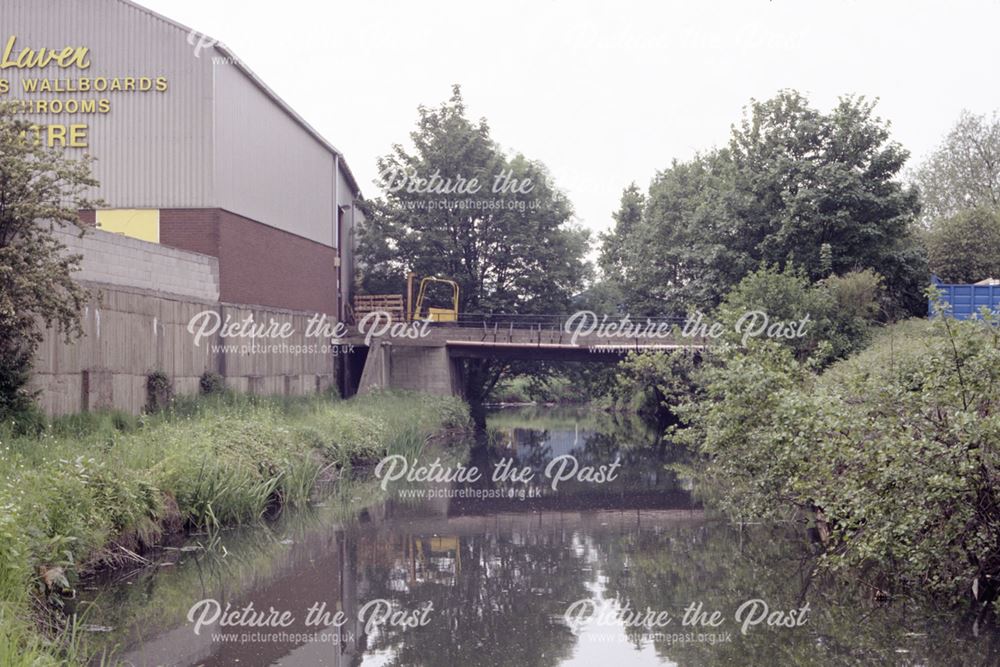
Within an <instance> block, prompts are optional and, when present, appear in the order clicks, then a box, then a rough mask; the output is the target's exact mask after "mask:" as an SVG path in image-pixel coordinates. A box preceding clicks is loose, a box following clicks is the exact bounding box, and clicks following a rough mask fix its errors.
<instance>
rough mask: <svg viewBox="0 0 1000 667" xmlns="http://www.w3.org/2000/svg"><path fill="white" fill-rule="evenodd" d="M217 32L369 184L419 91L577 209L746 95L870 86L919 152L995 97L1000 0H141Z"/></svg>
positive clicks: (677, 154) (727, 116)
mask: <svg viewBox="0 0 1000 667" xmlns="http://www.w3.org/2000/svg"><path fill="white" fill-rule="evenodd" d="M139 1H140V2H141V3H142V4H145V5H146V6H148V7H150V8H152V9H154V10H155V11H157V12H159V13H161V14H164V15H166V16H169V17H170V18H173V19H175V20H177V21H180V22H181V23H184V24H186V25H188V26H190V27H192V28H195V29H197V30H199V31H202V32H204V33H207V34H209V35H211V36H212V37H215V38H217V39H219V40H221V41H222V42H224V43H225V44H227V45H228V46H229V47H231V48H232V49H233V50H234V51H235V52H236V54H237V55H238V56H239V57H240V58H241V59H242V60H243V61H244V62H245V63H247V65H249V66H250V68H251V69H253V70H254V71H255V72H257V74H259V75H260V76H261V77H262V78H263V79H264V81H266V82H267V83H268V85H269V86H270V87H271V88H272V89H273V90H275V92H277V93H278V94H279V95H280V96H281V97H283V98H284V99H285V100H286V101H287V102H288V103H289V104H291V105H292V107H293V108H295V109H296V110H297V111H298V112H299V113H300V114H301V115H302V116H303V117H304V118H305V119H306V120H307V121H308V122H309V123H310V124H312V125H313V126H314V127H316V128H317V129H318V130H319V131H320V132H321V133H322V134H323V135H324V136H326V137H327V138H328V139H329V140H330V141H331V142H332V143H333V144H334V145H335V146H337V147H338V148H340V150H342V151H343V152H344V153H345V155H346V157H347V161H348V163H349V164H350V165H351V169H352V170H353V171H354V173H355V175H356V176H357V177H358V180H359V181H360V184H361V187H362V190H363V191H364V193H365V195H366V196H369V197H371V196H374V195H376V194H378V188H377V187H376V186H375V185H374V184H373V181H374V178H375V176H376V169H375V159H376V157H377V156H380V155H383V154H385V153H387V152H388V151H389V149H390V147H391V145H392V144H393V143H397V142H407V141H408V137H409V133H410V131H412V130H413V129H414V127H415V124H416V118H417V111H416V108H417V105H419V104H425V105H437V104H439V103H440V102H442V101H444V100H446V99H447V98H448V97H449V96H450V94H451V84H452V83H460V84H462V87H463V93H464V96H465V101H466V105H467V109H468V112H469V115H470V116H471V117H472V118H479V117H480V116H485V117H486V118H487V120H488V121H489V123H490V126H491V128H492V132H493V137H494V139H495V140H497V141H498V142H499V143H500V144H501V145H502V146H504V147H505V148H508V149H514V150H518V151H520V152H522V153H524V154H525V155H526V156H527V157H529V158H531V159H535V160H540V161H542V162H544V163H545V164H546V165H547V166H548V167H549V169H550V171H551V173H552V175H553V176H554V178H555V181H556V184H557V185H558V186H559V187H560V188H562V189H563V190H564V191H565V192H566V193H567V194H568V195H569V197H570V199H571V201H572V202H573V204H574V207H575V209H576V212H577V216H578V218H579V220H580V221H581V222H582V223H583V224H585V225H586V226H587V227H589V228H591V229H593V230H603V229H606V228H607V227H608V226H609V224H610V218H611V212H612V211H613V210H615V209H616V208H617V206H618V200H619V197H620V195H621V190H622V188H624V187H625V186H626V185H628V184H629V183H630V182H632V181H636V182H638V183H639V184H640V186H642V187H643V188H645V187H646V186H647V185H648V184H649V180H650V178H651V177H652V176H653V175H654V174H655V173H656V171H657V170H658V169H663V168H665V167H667V166H669V164H670V161H671V159H672V158H679V159H686V158H689V157H690V156H691V155H692V154H693V153H694V152H696V151H699V150H705V149H708V148H711V147H713V146H717V145H721V144H722V143H724V142H725V141H726V139H727V136H728V132H729V127H730V125H731V124H732V123H734V122H736V121H737V120H738V119H739V117H740V113H741V108H742V107H743V106H744V105H745V104H746V103H747V102H748V101H749V100H750V98H752V97H756V98H766V97H769V96H771V95H773V94H774V93H775V92H776V91H777V90H778V89H780V88H797V89H799V90H800V91H803V92H805V93H807V94H808V95H809V97H810V99H811V101H812V102H813V103H814V105H816V106H819V107H820V108H823V109H828V108H830V107H831V106H832V105H833V104H834V102H835V101H836V98H837V96H838V95H840V94H843V93H848V92H854V93H860V94H864V95H866V96H869V97H879V98H880V99H881V102H880V104H879V106H878V110H879V113H880V115H882V116H883V117H884V118H887V119H889V120H890V121H891V122H892V125H893V134H894V137H895V138H896V139H897V140H898V141H900V142H901V143H902V144H903V145H904V146H906V147H907V148H909V149H910V151H911V153H912V155H913V157H912V158H911V159H912V160H919V158H920V157H922V156H924V155H926V154H927V153H928V152H929V151H930V150H931V149H932V148H933V147H934V146H935V145H936V144H937V143H938V142H939V141H940V139H941V138H942V136H943V135H944V133H945V132H946V131H947V130H948V128H949V127H950V126H951V125H952V123H953V122H954V121H955V119H956V118H957V116H958V113H959V111H960V110H961V109H963V108H968V109H970V110H972V111H974V112H977V113H982V112H990V111H993V110H994V109H998V108H1000V85H998V83H997V82H998V79H1000V76H998V71H997V70H998V65H1000V39H997V36H996V31H997V28H998V26H1000V0H966V1H962V2H954V1H948V2H945V1H943V0H936V1H934V2H903V1H897V2H888V1H885V2H865V1H862V0H846V1H841V2H834V1H832V0H825V1H815V2H802V1H801V0H777V1H775V2H765V1H763V0H750V1H746V0H745V1H743V2H736V1H733V2H702V1H697V2H696V1H694V0H690V1H686V2H680V1H674V0H669V1H666V0H650V1H648V2H622V1H620V0H615V1H613V2H612V1H610V0H608V1H605V2H591V1H582V0H512V1H504V2H490V3H478V2H474V1H472V0H461V1H454V2H452V1H441V2H437V1H434V0H424V1H422V2H408V1H406V0H356V1H355V2H343V1H342V0H336V1H333V2H330V1H319V0H283V1H282V2H270V1H269V2H263V1H260V0H139Z"/></svg>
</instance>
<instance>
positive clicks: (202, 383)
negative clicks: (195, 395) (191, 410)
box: [198, 371, 226, 396]
mask: <svg viewBox="0 0 1000 667" xmlns="http://www.w3.org/2000/svg"><path fill="white" fill-rule="evenodd" d="M198 389H199V391H200V392H201V393H202V395H204V396H208V395H211V394H221V393H223V392H225V391H226V379H225V378H224V377H222V376H221V375H219V374H218V373H216V372H215V371H205V372H204V373H202V374H201V379H199V380H198Z"/></svg>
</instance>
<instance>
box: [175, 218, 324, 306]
mask: <svg viewBox="0 0 1000 667" xmlns="http://www.w3.org/2000/svg"><path fill="white" fill-rule="evenodd" d="M160 242H161V243H162V244H164V245H169V246H173V247H176V248H183V249H185V250H191V251H193V252H201V253H205V254H209V255H213V256H215V257H217V258H218V259H219V289H220V298H221V299H222V300H223V301H227V302H231V303H244V304H253V305H261V306H270V307H274V308H287V309H289V310H296V311H304V312H312V313H327V314H330V315H334V314H336V312H337V292H336V289H337V288H336V285H337V268H336V266H335V260H336V257H337V251H336V249H334V248H331V247H329V246H326V245H323V244H322V243H316V242H315V241H310V240H308V239H306V238H303V237H301V236H297V235H295V234H291V233H289V232H285V231H282V230H279V229H276V228H274V227H269V226H267V225H264V224H261V223H259V222H257V221H255V220H250V219H249V218H244V217H243V216H240V215H236V214H235V213H231V212H229V211H225V210H222V209H164V210H161V211H160Z"/></svg>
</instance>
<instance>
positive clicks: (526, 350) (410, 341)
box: [341, 315, 705, 395]
mask: <svg viewBox="0 0 1000 667" xmlns="http://www.w3.org/2000/svg"><path fill="white" fill-rule="evenodd" d="M608 320H610V318H598V322H604V324H605V326H603V327H602V326H600V325H597V326H594V327H590V326H589V323H588V326H580V323H579V322H576V321H570V320H568V319H567V318H564V317H560V316H530V317H519V316H503V315H499V316H498V315H482V316H468V315H467V316H463V317H462V319H461V320H460V321H459V322H447V323H426V322H419V323H408V324H400V325H397V330H396V332H395V333H396V335H392V334H391V333H390V332H383V334H382V335H378V336H376V335H368V334H373V333H374V330H373V329H370V328H369V329H368V331H367V332H365V331H362V330H359V328H358V327H356V326H355V327H352V328H351V330H350V333H349V335H348V336H347V337H345V338H343V339H341V342H343V343H345V344H349V345H351V346H353V348H354V350H355V353H354V357H353V359H352V361H349V362H348V364H347V365H348V367H349V369H348V376H349V377H350V376H351V375H353V376H355V377H358V380H357V382H356V386H357V393H359V394H364V393H368V392H371V391H375V390H377V389H411V390H418V391H425V392H428V393H434V394H444V395H460V394H461V392H462V387H461V376H460V374H459V363H460V362H461V360H463V359H509V360H525V361H566V362H568V361H587V362H595V363H617V362H619V361H621V360H622V359H623V358H624V357H625V356H626V355H627V354H628V353H630V352H641V351H646V350H654V351H664V352H669V351H673V350H689V351H691V352H692V353H697V352H700V351H701V350H702V349H704V347H705V340H704V339H703V338H700V337H687V336H683V335H681V334H680V331H679V326H680V325H681V323H682V321H681V320H643V321H640V322H637V323H629V324H630V325H631V326H620V323H621V322H622V321H621V320H614V321H612V322H611V323H610V325H608ZM567 324H569V325H570V326H567ZM616 325H618V326H616ZM383 328H384V327H383ZM588 329H589V330H588ZM347 384H349V385H355V382H352V381H351V380H350V379H348V382H347Z"/></svg>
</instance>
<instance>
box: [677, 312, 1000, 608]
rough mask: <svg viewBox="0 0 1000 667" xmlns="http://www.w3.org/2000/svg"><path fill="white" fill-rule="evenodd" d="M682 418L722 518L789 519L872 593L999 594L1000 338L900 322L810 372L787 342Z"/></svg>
mask: <svg viewBox="0 0 1000 667" xmlns="http://www.w3.org/2000/svg"><path fill="white" fill-rule="evenodd" d="M704 381H705V385H704V386H705V396H706V399H705V400H702V401H700V402H697V403H695V404H693V405H691V406H690V407H688V408H687V410H686V411H685V412H684V416H685V417H686V418H687V420H688V422H689V425H690V426H691V428H688V429H686V430H685V431H684V432H683V433H682V435H683V437H684V440H685V442H687V443H688V444H689V445H691V446H693V447H694V448H696V449H697V450H698V451H700V452H701V453H702V454H704V455H705V457H706V459H707V463H706V466H705V470H704V471H703V472H702V477H703V478H704V479H703V487H704V488H706V489H715V490H718V493H715V494H713V496H712V498H711V499H710V500H711V502H712V504H714V505H716V506H718V507H720V508H721V509H722V510H724V511H725V512H726V513H727V514H729V515H730V516H731V517H733V518H734V519H739V520H741V521H755V520H761V519H767V518H774V517H775V516H782V515H786V514H788V512H789V511H792V510H795V511H797V512H798V513H799V514H804V515H805V516H807V517H810V518H811V519H812V520H813V521H814V523H815V526H816V529H817V533H818V536H819V538H820V541H821V542H822V543H823V546H824V549H823V558H822V560H821V565H822V566H824V567H825V568H827V569H832V570H838V571H842V572H845V573H847V574H849V575H850V576H851V578H855V579H857V580H858V581H859V582H860V583H861V584H862V585H863V586H864V587H865V588H867V589H869V590H871V591H874V592H875V594H877V595H878V596H879V597H880V598H882V599H888V598H894V597H899V598H903V597H909V596H916V595H924V594H931V595H932V596H934V597H935V598H937V599H940V600H944V601H947V602H950V603H953V604H955V605H969V606H970V607H971V608H972V609H973V610H974V611H975V612H976V613H977V614H981V615H983V616H984V615H985V614H986V613H987V612H988V610H989V609H991V608H993V609H994V610H996V608H997V605H998V604H1000V603H998V602H997V601H998V600H1000V585H998V581H1000V549H998V547H997V545H998V544H1000V500H998V497H997V492H996V489H997V488H998V484H1000V475H998V472H997V471H998V470H1000V452H998V449H997V443H998V442H1000V395H998V393H997V389H996V388H997V387H998V386H1000V333H998V330H997V327H996V325H995V323H984V322H982V321H979V322H975V321H963V322H960V321H955V320H952V319H948V318H936V319H934V320H930V321H928V320H924V319H913V320H909V321H905V322H901V323H899V324H895V325H892V326H889V327H887V328H886V329H884V330H883V331H881V332H880V333H879V334H878V335H877V336H876V337H875V339H874V340H873V342H872V343H871V345H869V346H868V347H867V348H865V349H864V350H862V351H860V352H858V353H856V354H854V355H852V356H851V357H849V358H847V359H845V360H842V361H839V362H837V363H835V364H833V365H831V366H830V367H829V368H827V369H826V370H825V371H823V372H821V373H817V372H816V370H815V369H814V368H813V367H812V366H811V364H810V363H809V362H800V361H798V360H796V358H795V357H794V356H793V355H792V354H791V353H790V351H789V350H788V349H787V348H783V347H781V346H778V345H774V344H761V345H759V346H756V347H755V348H753V349H750V350H731V351H729V352H728V353H726V354H725V355H722V356H720V358H719V363H718V364H717V365H716V366H715V367H712V368H710V369H708V370H707V371H706V372H705V375H704Z"/></svg>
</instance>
